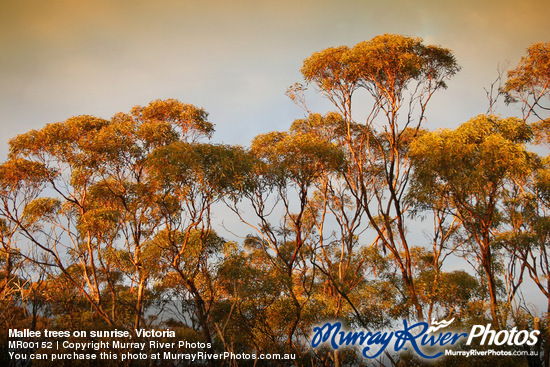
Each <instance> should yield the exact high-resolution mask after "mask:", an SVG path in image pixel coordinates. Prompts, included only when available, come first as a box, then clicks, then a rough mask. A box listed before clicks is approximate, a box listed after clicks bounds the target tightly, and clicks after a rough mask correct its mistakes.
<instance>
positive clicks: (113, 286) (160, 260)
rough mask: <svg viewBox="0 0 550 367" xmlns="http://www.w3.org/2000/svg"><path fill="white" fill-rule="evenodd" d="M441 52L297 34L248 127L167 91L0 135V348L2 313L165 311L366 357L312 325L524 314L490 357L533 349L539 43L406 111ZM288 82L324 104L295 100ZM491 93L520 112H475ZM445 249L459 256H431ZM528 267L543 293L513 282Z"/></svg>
mask: <svg viewBox="0 0 550 367" xmlns="http://www.w3.org/2000/svg"><path fill="white" fill-rule="evenodd" d="M459 69H460V68H459V66H458V64H457V62H456V60H455V58H454V56H453V54H452V52H451V51H450V50H448V49H444V48H442V47H439V46H432V45H425V44H424V43H423V42H422V40H421V39H418V38H410V37H404V36H398V35H382V36H377V37H375V38H373V39H372V40H370V41H365V42H362V43H359V44H357V45H355V46H354V47H346V46H341V47H336V48H328V49H325V50H323V51H321V52H317V53H314V54H313V55H311V56H310V57H309V58H308V59H306V60H305V61H304V64H303V67H302V69H301V72H302V74H303V77H304V80H305V83H304V84H303V85H302V84H296V85H294V86H293V87H291V88H290V89H289V91H288V95H289V97H290V98H291V99H292V100H293V101H294V102H295V103H297V104H298V105H300V106H301V107H303V108H304V110H305V111H307V115H306V116H305V117H304V119H300V120H296V121H294V122H293V123H292V125H291V127H290V129H289V130H288V131H284V132H269V133H266V134H262V135H259V136H257V137H256V138H254V140H253V141H252V142H251V145H250V147H249V148H243V147H239V146H229V145H219V144H211V143H208V139H209V138H210V136H211V135H212V133H213V131H214V127H213V124H212V123H210V122H209V121H208V114H207V112H206V111H205V110H203V109H201V108H197V107H195V106H193V105H189V104H184V103H182V102H179V101H177V100H157V101H153V102H151V103H150V104H149V105H147V106H145V107H143V106H136V107H134V108H133V109H132V110H131V111H130V112H129V113H119V114H117V115H115V116H113V117H112V118H111V119H109V120H106V119H102V118H97V117H94V116H77V117H72V118H69V119H68V120H66V121H64V122H59V123H51V124H48V125H46V126H45V127H44V128H42V129H40V130H32V131H29V132H27V133H25V134H22V135H19V136H17V137H15V138H13V139H12V140H11V141H10V153H9V157H8V160H7V161H6V162H4V163H3V164H2V165H1V166H0V241H1V244H2V247H1V248H0V267H1V269H0V302H1V308H0V329H1V330H2V336H1V337H2V345H3V347H2V351H1V352H2V354H3V358H4V359H5V360H8V359H9V358H8V357H7V331H8V329H14V328H18V329H31V330H43V329H45V328H47V329H49V330H85V331H86V330H87V331H90V330H114V329H118V330H129V331H130V332H132V333H134V332H135V330H136V329H141V328H145V329H151V328H157V329H167V328H170V329H171V330H174V331H175V332H176V335H177V337H178V339H181V340H187V341H189V342H196V343H205V344H208V343H209V344H210V345H211V348H210V350H212V351H216V352H224V351H227V352H233V353H241V352H246V353H256V354H260V353H281V354H283V353H294V354H296V356H297V359H296V360H295V361H293V362H292V363H291V364H290V365H298V366H344V365H346V366H349V365H358V366H359V365H366V364H369V362H370V361H368V360H366V359H365V358H363V357H362V356H360V355H358V354H356V353H355V351H353V350H352V349H351V348H343V349H339V350H336V351H334V350H332V349H329V348H317V349H311V347H310V341H309V338H310V335H311V333H312V329H313V327H314V326H315V325H318V324H320V323H322V322H324V321H325V320H335V319H338V320H341V321H342V322H343V323H345V324H346V325H347V326H348V327H349V328H351V329H353V328H356V329H369V330H378V329H381V328H384V327H389V326H390V325H392V324H394V323H395V322H397V321H399V320H402V319H407V320H412V321H428V322H429V321H430V320H432V319H442V318H445V319H447V320H449V319H451V318H455V321H454V323H453V326H454V327H455V328H461V327H463V328H467V327H469V326H471V325H474V324H487V323H491V324H492V325H493V328H495V329H498V328H501V329H505V328H512V327H517V328H518V329H533V328H534V321H533V320H534V318H535V317H540V318H541V319H542V321H541V329H542V330H543V333H542V335H543V337H542V341H541V343H539V345H537V346H536V348H537V349H538V350H540V352H541V353H540V358H535V359H531V360H527V359H526V358H523V357H518V358H515V359H513V360H512V359H508V360H506V359H503V358H502V357H501V358H499V359H495V360H494V361H493V362H491V363H494V364H495V365H502V366H503V365H518V366H527V365H529V366H543V365H544V366H548V365H549V364H548V360H549V358H548V357H549V347H548V338H547V337H546V335H548V331H547V324H548V312H550V254H548V252H547V250H548V248H547V244H548V239H549V237H550V216H549V209H550V162H549V158H548V157H546V156H541V155H540V153H539V154H536V153H534V152H533V150H535V149H531V148H533V147H535V146H537V145H538V146H541V147H543V148H549V146H548V145H549V144H550V138H549V131H550V119H549V118H548V111H549V108H550V103H549V102H550V43H547V44H542V43H540V44H535V45H532V46H531V47H529V49H528V50H527V54H526V56H525V57H524V58H522V60H521V61H520V63H519V64H518V66H517V67H516V68H515V69H513V70H510V71H509V72H508V74H506V75H504V74H503V75H502V77H501V78H500V80H499V81H500V82H502V83H501V85H502V87H501V88H499V89H497V88H491V90H492V91H493V92H494V93H493V94H490V95H489V99H490V101H489V102H490V108H489V111H488V114H485V115H479V116H477V117H473V118H472V119H471V120H470V121H467V122H464V123H463V124H461V125H460V126H459V127H458V128H456V129H454V130H450V129H446V130H437V131H433V132H432V131H428V130H426V129H425V128H424V127H423V123H424V122H425V120H426V111H427V110H428V108H429V105H430V101H431V98H432V96H433V95H434V94H436V93H440V92H441V91H442V90H444V89H445V88H446V83H447V82H448V81H449V80H450V79H451V78H452V76H453V75H454V74H455V73H457V72H458V71H459ZM308 86H309V87H313V88H315V89H316V90H317V91H318V92H319V93H321V94H322V95H323V96H324V97H326V98H327V99H328V100H329V101H330V102H331V103H332V104H333V105H334V108H335V112H331V113H328V114H325V115H321V114H318V113H314V112H312V111H310V110H309V109H308V107H307V104H306V101H305V97H304V95H305V94H304V91H305V89H306V88H307V87H308ZM493 86H494V85H493ZM359 91H360V92H361V93H357V94H356V92H359ZM498 98H501V99H502V100H503V101H504V102H505V103H514V104H517V105H518V106H520V107H521V111H522V115H521V116H513V117H506V118H505V117H501V116H497V115H493V114H490V113H491V112H492V111H493V108H494V103H495V102H496V100H497V99H498ZM352 102H353V103H352ZM355 106H360V110H361V111H366V112H364V115H362V116H359V113H358V112H357V111H356V109H355ZM352 107H353V108H352ZM536 151H537V152H540V151H544V149H541V148H538V149H536ZM220 208H221V209H223V213H225V214H224V215H227V213H233V217H232V218H226V221H225V223H226V224H228V223H231V222H233V223H235V222H239V223H241V224H245V225H247V226H248V228H249V230H248V232H245V233H233V234H234V235H236V236H233V237H235V238H242V239H243V240H239V241H228V240H227V239H224V238H222V237H221V235H220V234H219V233H216V231H215V230H214V229H213V223H212V222H211V218H212V217H215V216H216V213H215V211H216V210H219V209H220ZM218 217H219V215H218ZM420 223H422V224H420ZM214 224H216V223H214ZM242 227H243V226H242V225H241V226H239V228H242ZM419 227H422V228H425V229H424V234H423V235H422V234H419V230H418V228H419ZM229 230H230V231H231V228H229ZM457 258H459V259H462V260H461V261H462V262H464V263H466V262H468V263H470V264H471V267H468V268H467V269H464V270H454V271H449V270H448V268H449V267H448V266H447V267H446V264H448V261H449V259H457ZM534 286H536V287H538V291H539V292H540V293H541V296H540V298H541V299H544V297H546V299H548V308H547V309H546V310H535V309H534V308H533V307H532V305H531V303H530V302H531V301H532V300H529V299H527V300H526V299H525V297H524V291H525V289H526V288H527V287H531V288H532V287H534ZM533 293H534V292H533V290H532V289H531V290H530V292H529V294H533ZM168 341H171V340H168ZM36 352H40V353H48V351H44V350H42V351H36ZM381 359H382V363H384V364H386V365H395V366H404V365H406V366H409V365H421V364H422V362H421V361H420V360H418V359H417V358H416V357H415V356H414V355H412V354H406V353H405V354H401V355H385V356H383V357H381ZM69 362H71V363H69V364H67V365H75V362H74V361H69ZM103 362H104V363H103V364H102V365H106V362H105V361H103ZM180 362H181V365H185V363H184V362H182V361H179V362H178V363H180ZM484 362H487V363H489V359H488V358H487V357H484ZM11 363H14V362H13V361H11ZM18 363H19V364H26V363H25V362H24V361H20V362H18ZM63 363H64V362H60V363H59V364H60V365H63ZM67 363H68V362H67ZM165 363H166V361H164V363H163V362H162V361H158V363H156V362H155V361H152V360H148V361H143V363H141V364H142V365H148V366H149V365H166V364H165ZM174 363H175V362H174ZM226 363H227V364H228V365H253V361H235V360H233V361H230V360H227V361H226ZM438 363H439V364H441V365H456V366H459V365H472V363H474V364H475V363H476V360H475V359H473V358H472V357H471V358H469V359H464V360H462V359H460V358H458V357H453V358H452V359H450V358H449V359H447V360H446V359H445V358H442V359H441V360H439V361H438ZM29 364H30V361H29ZM47 364H48V362H47V361H45V362H42V363H40V361H34V363H33V364H32V365H47ZM114 364H117V365H120V364H121V363H120V362H117V363H114ZM134 364H135V365H140V363H137V362H134ZM274 364H275V365H284V363H282V362H281V363H274ZM82 365H87V364H86V363H84V362H83V363H82Z"/></svg>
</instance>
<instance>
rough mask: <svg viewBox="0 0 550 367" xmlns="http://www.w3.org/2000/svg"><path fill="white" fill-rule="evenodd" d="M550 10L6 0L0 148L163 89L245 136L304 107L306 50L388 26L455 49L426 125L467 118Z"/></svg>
mask: <svg viewBox="0 0 550 367" xmlns="http://www.w3.org/2000/svg"><path fill="white" fill-rule="evenodd" d="M548 14H550V3H549V2H548V1H546V0H527V1H523V2H519V1H498V2H497V1H471V0H466V1H463V2H461V3H459V2H445V1H429V0H421V1H415V2H406V1H385V2H382V1H357V0H344V1H313V0H307V1H299V0H295V1H289V0H282V1H263V2H262V1H250V0H240V1H236V0H231V1H216V0H206V1H196V2H192V1H175V0H173V1H165V0H164V1H144V0H141V1H140V0H110V1H109V0H94V1H80V0H47V1H46V0H17V1H10V0H0V49H1V53H0V157H2V159H5V156H6V154H7V142H8V140H9V138H11V137H13V136H15V135H16V134H20V133H23V132H26V131H28V130H30V129H37V128H40V127H42V126H44V125H45V124H46V123H49V122H56V121H62V120H65V119H66V118H68V117H70V116H73V115H80V114H92V115H96V116H101V117H105V118H109V117H111V116H112V115H113V114H114V113H116V112H119V111H128V110H129V109H130V108H131V107H132V106H134V105H137V104H147V103H148V102H149V101H151V100H153V99H157V98H177V99H179V100H181V101H183V102H185V103H192V104H195V105H197V106H200V107H204V108H205V109H206V110H207V111H208V112H209V113H210V120H211V121H212V122H213V123H215V124H216V134H215V135H214V138H213V140H214V141H215V142H225V143H238V144H242V145H247V144H248V143H249V142H250V140H251V139H252V138H253V137H254V136H255V135H257V134H259V133H264V132H267V131H271V130H282V129H287V128H288V127H289V126H290V123H291V122H292V121H293V120H294V119H295V118H299V117H302V116H303V112H302V111H301V110H300V109H299V108H298V107H296V106H294V105H293V104H292V103H291V102H290V100H289V99H288V98H287V97H286V96H285V95H284V93H285V91H286V88H287V87H288V86H290V85H292V84H293V83H295V82H299V81H301V76H300V73H299V70H300V67H301V64H302V61H303V60H304V59H305V58H306V57H308V56H309V55H311V54H312V53H313V52H314V51H319V50H321V49H323V48H326V47H330V46H337V45H342V44H347V45H350V46H352V45H354V44H356V43H357V42H360V41H363V40H368V39H371V38H372V37H374V36H376V35H378V34H382V33H399V34H406V35H411V36H419V37H422V38H424V40H425V42H426V43H432V44H439V45H441V46H443V47H447V48H450V49H452V50H453V52H454V53H455V55H456V57H457V60H458V62H459V64H460V65H461V66H462V71H461V72H460V73H459V74H458V75H457V76H456V77H455V78H454V79H453V80H451V82H450V83H449V89H448V90H447V91H443V92H441V93H440V94H439V95H438V96H437V97H436V98H435V99H434V100H433V103H432V106H431V113H430V114H429V125H428V127H429V128H431V129H435V128H438V127H442V126H456V125H458V124H459V123H461V122H464V121H465V120H468V119H469V118H470V117H472V116H475V115H477V114H479V113H482V112H485V110H486V108H487V102H486V99H485V92H484V91H483V87H484V86H488V85H489V84H490V83H491V82H492V81H493V80H494V78H495V76H496V68H497V65H498V64H499V63H500V64H504V63H506V61H509V62H510V67H512V66H515V65H516V64H517V62H518V60H519V58H520V57H521V56H522V55H523V54H524V53H525V49H526V48H527V47H528V46H529V45H530V44H532V43H535V42H538V41H545V42H547V41H550V39H549V38H550V37H549V36H550V25H549V22H548ZM319 98H320V97H317V99H316V100H312V101H311V102H310V103H311V105H312V106H315V107H318V108H319V109H320V111H319V112H326V109H327V106H326V105H324V104H322V103H320V102H319ZM501 112H502V113H503V114H507V113H513V110H510V109H505V108H502V109H501Z"/></svg>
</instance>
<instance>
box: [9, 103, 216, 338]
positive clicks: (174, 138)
mask: <svg viewBox="0 0 550 367" xmlns="http://www.w3.org/2000/svg"><path fill="white" fill-rule="evenodd" d="M206 118H207V114H206V112H205V111H204V110H202V109H199V108H197V107H195V106H192V105H186V104H183V103H181V102H179V101H176V100H166V101H161V100H157V101H153V102H151V103H150V104H149V105H148V106H145V107H141V106H136V107H134V108H133V109H132V111H131V112H130V113H129V114H122V113H121V114H117V115H115V116H114V117H113V118H112V119H111V120H105V119H100V118H96V117H93V116H77V117H72V118H69V119H68V120H66V121H64V122H60V123H52V124H48V125H46V127H44V128H43V129H41V130H33V131H30V132H28V133H26V134H22V135H19V136H17V137H16V138H14V139H12V140H11V141H10V161H9V162H7V163H6V164H8V163H9V164H13V163H10V162H17V161H18V160H25V161H26V162H29V163H28V164H35V165H40V166H42V167H43V169H41V170H35V174H36V178H35V180H41V181H42V182H44V184H45V185H46V186H47V190H45V191H44V192H43V194H42V195H41V196H40V197H37V198H35V199H34V200H33V201H31V202H29V203H26V205H25V207H24V209H23V211H22V212H16V211H13V210H12V211H10V213H9V219H10V220H11V221H12V222H13V223H16V225H19V226H21V227H22V230H23V231H24V234H25V236H26V237H27V238H28V239H29V240H30V241H31V243H32V244H33V246H32V247H31V248H30V252H29V255H28V256H29V257H32V258H33V259H34V260H35V261H36V262H38V263H40V264H42V265H43V266H45V268H46V269H49V270H52V272H51V276H55V274H57V273H58V274H61V275H62V276H63V277H64V278H66V279H67V280H68V281H69V282H70V283H71V284H72V285H73V286H74V287H75V288H77V289H78V290H79V291H80V294H81V296H83V297H84V298H85V299H86V300H87V302H89V303H90V305H91V306H92V307H93V309H94V311H95V312H96V314H97V315H98V316H99V317H101V318H102V319H103V320H104V321H105V322H106V323H107V324H115V323H116V322H117V320H119V319H120V318H121V315H119V314H117V307H116V305H117V304H118V305H121V304H125V303H127V302H130V305H129V306H130V314H132V315H134V316H133V317H134V323H133V326H134V328H138V327H139V326H140V324H141V323H142V322H143V314H144V308H145V306H146V303H145V302H146V300H145V296H146V293H147V283H148V281H149V280H150V279H151V278H152V277H154V276H155V272H156V271H157V270H158V267H157V266H155V265H156V261H155V260H154V257H155V256H156V250H155V248H154V245H153V244H152V239H153V238H154V234H155V233H156V231H158V230H159V229H160V226H161V218H162V212H161V208H160V207H159V205H158V201H159V196H158V195H157V189H158V186H159V182H158V181H157V180H155V178H154V177H153V176H152V175H151V174H150V172H149V168H148V166H147V162H148V159H149V156H150V155H151V154H152V153H153V152H154V151H155V150H157V149H159V148H160V147H163V146H167V145H169V144H172V143H174V142H178V141H179V142H189V143H192V142H194V141H196V140H197V139H198V138H200V137H201V136H202V137H209V136H210V134H211V133H212V131H213V125H212V124H211V123H209V122H208V121H207V120H206ZM52 194H54V195H56V196H51V195H52ZM45 195H50V196H51V197H47V196H45ZM71 269H74V270H77V269H78V271H74V270H71ZM157 275H158V274H157ZM121 276H125V280H122V278H121ZM126 293H127V295H126Z"/></svg>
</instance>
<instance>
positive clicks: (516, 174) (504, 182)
mask: <svg viewBox="0 0 550 367" xmlns="http://www.w3.org/2000/svg"><path fill="white" fill-rule="evenodd" d="M531 137H532V132H531V129H530V127H529V126H528V125H527V124H525V123H524V122H523V121H522V120H521V119H518V118H507V119H503V118H499V117H496V116H485V115H480V116H478V117H476V118H474V119H472V120H470V121H468V122H466V123H464V124H462V125H461V126H460V127H459V128H457V129H456V130H440V131H436V132H432V133H426V134H424V135H423V136H422V137H420V138H419V139H418V140H417V141H415V142H414V143H413V144H412V147H411V151H410V156H411V157H412V159H413V162H414V177H413V182H412V196H413V197H414V198H415V199H416V200H417V201H418V202H419V204H420V205H426V206H431V205H433V203H437V202H441V201H443V202H444V203H445V210H446V211H447V212H449V213H450V214H452V215H453V216H454V217H456V218H458V220H459V221H460V223H461V224H462V226H463V228H464V229H465V231H466V232H467V233H468V235H469V236H470V238H471V241H472V242H473V244H474V246H473V247H472V248H471V252H468V256H473V257H475V259H476V261H477V263H478V264H479V266H480V267H481V268H482V269H483V271H484V273H485V276H486V281H487V286H488V292H489V296H490V304H491V316H492V319H493V323H494V324H495V325H503V324H504V320H502V319H501V317H499V314H498V306H499V302H498V298H497V285H496V279H495V266H496V263H495V259H496V249H495V237H496V236H497V235H498V234H499V233H500V232H501V231H504V230H505V229H504V228H505V222H504V219H503V215H504V214H503V213H504V211H505V208H504V200H505V199H506V198H507V197H508V195H509V193H510V192H511V191H510V190H513V188H514V187H515V186H516V185H518V184H521V182H523V179H524V178H525V177H526V176H527V175H529V173H530V170H531V162H530V161H531V157H530V154H529V153H528V152H527V151H526V149H525V143H527V142H529V141H530V140H531Z"/></svg>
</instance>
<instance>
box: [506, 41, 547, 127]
mask: <svg viewBox="0 0 550 367" xmlns="http://www.w3.org/2000/svg"><path fill="white" fill-rule="evenodd" d="M502 89H503V92H504V93H505V96H506V102H507V103H516V102H519V103H521V106H522V112H523V118H524V119H525V120H527V119H528V118H529V117H530V116H531V115H534V116H535V117H536V118H538V119H539V120H543V119H544V116H548V112H549V111H550V43H542V42H539V43H535V44H533V45H531V46H529V48H528V49H527V56H524V57H522V58H521V60H520V62H519V64H518V66H517V67H516V68H515V69H513V70H510V71H509V72H508V79H507V80H506V83H505V85H504V87H503V88H502Z"/></svg>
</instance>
